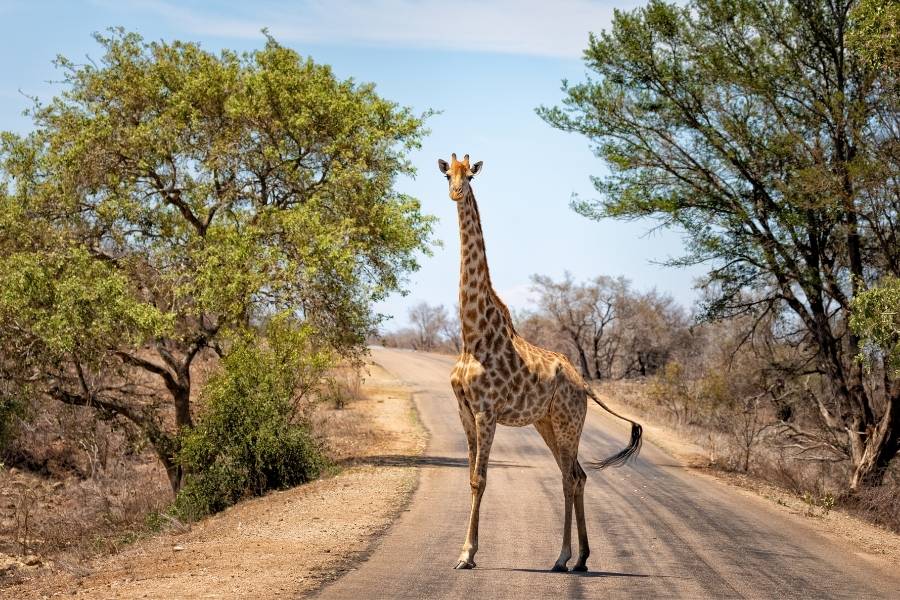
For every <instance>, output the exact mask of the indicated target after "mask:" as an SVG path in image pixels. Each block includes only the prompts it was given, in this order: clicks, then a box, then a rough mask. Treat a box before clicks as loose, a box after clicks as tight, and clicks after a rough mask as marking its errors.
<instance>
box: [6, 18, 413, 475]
mask: <svg viewBox="0 0 900 600" xmlns="http://www.w3.org/2000/svg"><path fill="white" fill-rule="evenodd" d="M96 39H97V41H98V43H99V44H100V45H101V47H102V48H103V51H104V55H103V57H102V59H101V60H100V61H98V62H97V63H93V62H92V63H91V64H89V65H78V64H75V63H73V62H71V61H69V60H67V59H65V58H60V59H58V65H59V67H60V68H61V69H62V71H63V73H64V78H63V85H64V87H65V91H64V92H63V93H62V94H60V95H59V96H57V97H55V98H53V99H52V101H50V102H49V103H48V104H45V105H42V104H39V103H36V105H35V107H34V109H33V110H32V111H31V114H32V116H33V119H34V123H35V130H34V131H33V133H31V134H30V135H28V136H26V137H19V136H15V135H13V134H9V133H6V134H3V137H2V147H0V178H2V187H0V257H2V258H0V290H2V291H0V339H2V342H0V367H2V370H0V378H2V383H3V385H2V386H0V390H4V394H5V393H6V391H5V390H8V389H15V390H17V391H18V392H21V391H22V390H26V389H27V390H28V391H29V393H33V394H39V395H41V396H44V397H47V398H52V399H56V400H58V401H60V402H63V403H68V404H74V405H79V406H86V407H91V408H92V409H94V410H96V411H97V413H98V414H102V415H105V416H111V417H116V418H120V419H125V420H126V421H128V422H130V423H131V424H132V425H133V426H136V427H137V428H139V429H140V430H141V431H142V432H143V433H144V434H145V435H146V437H147V439H148V440H149V441H150V442H151V443H152V444H153V447H154V448H155V450H156V453H157V454H158V456H159V459H160V460H161V461H162V463H163V465H164V466H165V468H166V470H167V472H168V474H169V478H170V481H171V484H172V487H173V489H174V490H177V489H178V488H179V486H180V485H181V480H182V474H181V469H180V468H179V466H178V464H177V462H176V461H175V456H176V454H177V450H178V449H177V446H178V437H177V435H176V432H177V430H179V429H182V428H189V427H191V425H192V424H193V420H192V408H191V393H192V384H191V365H192V363H193V362H194V360H195V359H196V357H197V356H198V355H199V354H200V353H201V352H203V351H204V350H205V349H211V350H214V351H215V352H217V353H219V354H220V355H221V354H225V353H227V351H228V340H229V339H231V338H232V337H233V336H234V335H236V334H237V333H240V334H241V335H245V334H247V332H252V331H255V330H256V329H257V328H258V326H259V325H260V324H261V323H263V322H264V321H266V320H267V319H268V318H269V317H270V316H272V315H274V314H277V313H287V314H291V315H293V317H294V318H295V319H296V320H297V321H298V322H299V323H302V325H303V326H304V327H305V328H307V329H312V330H315V332H316V334H315V338H316V339H317V340H318V341H319V343H320V344H322V345H323V346H326V347H328V348H331V349H332V350H333V351H334V352H335V353H336V354H337V355H340V356H350V357H353V356H357V355H358V354H359V353H360V352H362V351H363V349H364V340H365V337H366V335H367V333H368V332H369V331H370V330H372V328H373V327H374V325H375V324H376V323H377V322H378V318H377V316H376V315H374V314H373V312H372V309H371V306H372V303H373V301H376V300H379V299H381V298H383V297H385V296H386V295H387V294H389V293H390V292H392V291H394V290H397V289H398V288H399V287H400V286H401V284H402V282H403V276H404V274H405V273H406V272H408V271H410V270H412V269H415V268H417V263H416V259H415V254H416V252H417V251H420V250H427V244H428V241H429V238H430V230H431V219H430V218H429V217H425V216H423V215H422V213H421V212H420V206H419V203H418V201H417V200H415V199H414V198H411V197H408V196H405V195H402V194H399V193H397V192H395V191H394V189H393V184H394V180H395V178H396V177H397V176H398V175H399V174H411V173H412V172H413V168H412V166H411V164H410V163H409V161H408V160H407V157H406V156H407V152H408V151H409V150H410V149H412V148H416V147H418V145H419V143H420V140H421V138H422V136H423V134H424V129H423V121H422V117H418V116H415V115H413V114H412V113H411V112H410V110H409V109H406V108H402V107H400V106H398V105H396V104H394V103H392V102H389V101H387V100H385V99H383V98H381V97H379V96H378V95H377V94H376V93H375V90H374V87H373V86H372V85H368V84H358V83H356V82H354V81H353V80H347V81H341V80H339V79H337V78H336V77H335V76H334V74H333V73H332V72H331V70H330V68H329V67H327V66H322V65H317V64H315V63H313V62H312V60H309V59H302V58H301V57H300V56H299V55H298V54H297V53H295V52H294V51H292V50H289V49H287V48H284V47H282V46H280V45H279V44H278V43H277V42H276V41H275V40H273V39H271V38H269V40H268V42H267V43H266V45H265V48H263V49H262V50H258V51H255V52H251V53H248V54H244V55H237V54H235V53H233V52H229V51H223V52H222V53H220V54H218V55H216V54H212V53H210V52H207V51H204V50H202V49H201V48H200V47H199V46H198V45H197V44H193V43H184V42H172V43H164V42H154V43H146V42H144V40H143V39H142V38H141V37H140V36H138V35H136V34H134V33H126V32H124V31H123V30H120V29H117V30H112V31H111V33H110V34H109V35H107V36H104V35H97V36H96ZM157 382H158V383H160V384H161V385H160V386H157V385H156V383H157ZM160 387H162V388H164V389H165V393H164V395H162V396H161V395H160V393H159V388H160Z"/></svg>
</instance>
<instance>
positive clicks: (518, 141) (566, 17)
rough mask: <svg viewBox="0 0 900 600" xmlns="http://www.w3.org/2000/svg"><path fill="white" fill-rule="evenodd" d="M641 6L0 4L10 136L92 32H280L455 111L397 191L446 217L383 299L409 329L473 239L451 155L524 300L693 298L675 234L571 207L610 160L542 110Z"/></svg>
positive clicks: (501, 280) (243, 39) (449, 287)
mask: <svg viewBox="0 0 900 600" xmlns="http://www.w3.org/2000/svg"><path fill="white" fill-rule="evenodd" d="M637 4H638V2H634V1H633V0H624V1H622V2H615V3H614V2H608V1H606V0H597V1H588V0H559V1H556V2H546V1H544V2H534V1H530V0H522V1H518V2H514V1H497V2H488V1H483V2H469V1H464V2H436V1H432V0H422V1H412V0H371V1H369V2H364V1H345V2H337V1H332V2H327V1H324V0H319V1H316V0H312V1H302V2H178V3H175V2H166V1H159V0H120V1H112V0H93V1H84V2H76V1H72V2H66V1H58V2H50V1H46V2H39V1H35V0H32V1H27V0H0V130H12V131H18V132H26V131H28V129H29V128H30V122H29V121H28V119H27V118H26V117H23V116H22V114H21V113H22V111H23V110H24V109H25V108H27V107H28V106H29V104H30V103H29V100H28V99H27V98H26V96H25V95H28V96H38V97H40V98H44V99H46V98H49V97H50V96H52V95H53V94H54V93H55V92H56V91H58V89H59V88H58V87H57V86H55V85H54V84H53V83H51V82H52V80H54V79H58V73H57V72H56V71H55V69H54V67H53V65H52V64H51V63H52V60H53V58H54V57H55V56H56V55H57V54H62V55H65V56H67V57H69V58H71V59H73V60H76V61H78V60H82V59H84V57H85V56H98V55H99V54H100V52H99V49H98V47H97V46H96V44H95V43H94V41H93V39H92V38H91V33H92V32H95V31H101V30H103V29H105V28H107V27H110V26H117V25H121V26H124V27H125V28H126V29H128V30H132V31H137V32H138V33H140V34H142V35H143V36H144V37H145V38H147V39H166V40H171V39H184V40H192V41H198V42H200V43H201V44H202V45H203V46H204V47H205V48H207V49H209V50H213V51H215V50H218V49H220V48H232V49H235V50H250V49H254V48H258V47H260V46H261V45H262V44H263V43H264V38H263V36H262V34H261V33H260V29H261V28H263V27H268V28H269V30H270V32H271V33H272V34H273V35H274V36H275V37H276V38H277V39H278V40H279V41H280V42H282V43H283V44H285V45H287V46H290V47H292V48H294V49H296V50H297V51H299V52H300V53H302V54H305V55H309V56H311V57H312V58H313V59H314V60H316V61H317V62H322V63H330V64H331V65H332V66H333V67H334V70H335V72H336V73H337V74H338V75H339V76H341V77H353V78H355V79H356V80H358V81H371V82H374V83H375V84H376V85H377V89H378V91H379V93H381V94H382V95H383V96H385V97H387V98H389V99H391V100H394V101H396V102H399V103H401V104H404V105H407V106H411V107H413V108H414V109H415V110H417V111H424V110H426V109H429V108H431V109H436V110H439V111H441V113H440V114H439V115H437V116H434V117H433V118H431V119H430V120H429V122H428V125H429V128H430V129H431V132H432V133H431V135H430V136H428V138H427V139H426V140H425V143H424V144H423V147H422V149H421V150H420V151H417V152H416V153H415V154H414V155H413V156H412V159H413V161H414V163H415V164H416V166H417V168H418V174H417V176H416V177H415V178H413V179H406V178H404V179H402V180H401V181H399V182H398V188H399V189H400V190H401V191H403V192H406V193H409V194H412V195H414V196H416V197H418V198H419V199H420V200H421V201H422V204H423V206H424V208H425V210H426V212H428V213H430V214H434V215H437V216H438V218H439V219H440V222H439V224H438V226H437V236H438V237H439V238H440V239H441V240H442V241H443V246H442V247H438V248H435V250H434V255H433V256H431V257H425V258H423V260H422V268H421V270H420V271H419V272H417V273H414V274H412V276H411V277H410V280H409V285H408V289H409V294H408V295H407V296H405V297H403V296H400V295H396V296H394V297H392V298H390V299H389V300H387V301H386V302H384V303H382V304H381V305H380V306H379V307H378V309H379V310H380V311H381V312H384V313H387V314H392V315H394V316H395V318H394V320H393V321H392V324H389V325H388V326H387V327H388V328H392V327H396V326H400V325H403V324H405V323H406V311H407V309H408V307H409V306H411V305H412V304H414V303H416V302H418V301H421V300H425V301H427V302H429V303H431V304H438V303H440V304H444V305H446V306H447V307H448V308H451V307H452V306H453V304H454V303H455V302H456V290H457V283H458V280H457V278H458V261H459V254H458V253H459V244H458V237H457V236H458V233H457V223H456V211H455V206H454V204H453V202H452V201H451V200H450V199H449V198H448V196H447V189H446V181H445V180H444V179H443V177H441V176H440V174H439V173H438V171H437V166H436V162H437V159H438V158H441V157H442V158H445V159H449V156H450V153H451V152H456V153H457V154H459V155H462V154H464V153H468V154H469V155H471V157H472V160H473V161H477V160H482V161H484V170H483V171H482V174H481V175H479V176H478V177H477V178H476V179H475V183H474V188H475V193H476V196H477V198H478V202H479V207H480V211H481V216H482V221H483V227H484V231H485V238H486V245H487V251H488V259H489V262H490V266H491V274H492V278H493V281H494V285H495V287H496V288H497V291H498V293H499V294H500V296H501V297H503V298H504V299H505V300H506V301H507V303H508V304H510V305H511V306H512V307H513V308H516V309H522V308H526V307H527V306H528V302H529V291H528V287H529V276H530V275H531V274H533V273H541V274H548V275H551V276H553V277H561V276H562V274H563V272H564V271H566V270H568V271H570V272H571V273H572V274H573V275H574V276H575V277H576V278H579V279H583V278H588V277H592V276H594V275H599V274H605V275H624V276H625V277H628V278H629V279H631V280H632V281H633V283H634V285H635V286H636V287H637V288H640V289H649V288H652V287H656V288H657V289H659V290H661V291H665V292H668V293H670V294H672V295H673V296H674V297H675V298H676V299H677V300H678V301H680V302H681V303H683V304H685V305H690V304H691V303H692V302H693V301H694V299H695V298H696V296H697V294H696V292H695V291H694V289H693V280H694V278H695V277H697V276H698V275H699V274H700V273H701V272H702V270H701V269H673V268H667V267H662V266H660V265H658V264H656V263H658V262H659V261H662V260H664V259H666V258H668V257H671V256H677V255H679V254H680V253H681V249H682V240H681V237H680V236H679V235H678V234H677V233H675V232H654V233H649V232H650V231H651V229H652V226H653V224H652V223H650V222H621V221H606V222H600V223H598V222H595V221H589V220H587V219H585V218H583V217H581V216H579V215H577V214H575V213H574V212H572V211H571V210H570V209H569V207H568V204H569V201H570V198H571V196H572V194H573V193H576V194H579V195H581V196H584V197H596V192H594V190H593V188H592V186H591V183H590V180H589V176H590V175H592V174H593V175H602V174H603V173H604V172H605V171H604V168H603V165H602V164H601V162H600V161H599V160H598V159H597V158H596V157H594V155H593V154H592V152H591V149H590V146H589V143H588V141H587V140H586V139H585V138H583V137H578V136H575V135H572V134H565V133H562V132H559V131H556V130H554V129H551V128H550V127H549V126H548V125H546V124H545V123H544V122H543V121H541V120H540V119H539V118H538V117H537V116H536V115H535V113H534V108H535V107H537V106H539V105H541V104H556V103H558V102H559V101H560V100H561V98H562V93H561V92H560V89H559V88H560V82H561V80H562V79H569V80H570V81H579V80H582V79H583V78H584V73H585V69H584V66H583V64H582V61H581V51H582V49H583V48H584V47H585V46H586V45H587V39H588V33H589V32H590V31H595V32H599V31H600V30H602V29H604V28H607V27H608V25H609V22H610V19H611V16H612V11H613V8H614V7H617V8H629V7H632V6H635V5H637Z"/></svg>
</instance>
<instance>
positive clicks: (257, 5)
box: [101, 0, 637, 58]
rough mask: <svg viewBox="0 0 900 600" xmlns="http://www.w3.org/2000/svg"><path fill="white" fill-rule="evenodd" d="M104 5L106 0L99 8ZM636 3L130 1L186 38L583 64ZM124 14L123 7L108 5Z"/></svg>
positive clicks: (605, 0) (523, 0)
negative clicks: (192, 4)
mask: <svg viewBox="0 0 900 600" xmlns="http://www.w3.org/2000/svg"><path fill="white" fill-rule="evenodd" d="M101 3H103V0H101ZM636 3H637V2H636V0H626V1H625V2H612V1H609V0H602V1H592V0H558V1H555V2H548V1H546V0H544V1H539V0H521V1H514V0H497V1H494V2H476V1H474V0H460V1H458V2H446V1H436V0H422V1H416V0H371V1H368V2H366V1H362V0H348V1H342V2H334V1H326V0H306V1H304V2H296V3H290V4H289V3H276V4H273V3H262V2H252V3H251V2H224V3H220V4H219V5H218V6H219V8H217V9H216V10H212V9H204V10H201V9H194V8H186V7H185V6H184V5H183V4H175V3H173V2H169V1H167V0H131V1H130V2H127V3H124V6H127V7H128V8H129V9H130V10H140V11H144V12H149V13H153V14H156V15H158V16H161V17H163V18H165V19H167V20H169V21H170V22H171V23H172V24H173V25H175V26H177V27H180V28H182V29H184V30H185V31H187V32H190V33H194V34H199V35H210V36H219V37H232V38H258V37H260V30H261V29H262V28H264V27H266V28H268V29H269V31H270V32H271V33H272V35H273V36H275V37H276V38H277V39H279V40H282V41H293V42H308V43H351V44H361V45H377V46H392V47H410V48H430V49H444V50H461V51H480V52H500V53H508V54H528V55H535V56H551V57H561V58H578V57H580V56H581V53H582V50H583V49H584V48H585V46H586V45H587V37H588V32H589V31H595V32H599V31H600V30H601V29H604V28H606V27H608V25H609V23H610V20H611V18H612V14H613V8H614V7H619V8H625V7H627V6H631V5H634V4H636ZM106 5H107V6H116V7H118V8H121V7H123V3H116V4H112V5H110V4H106Z"/></svg>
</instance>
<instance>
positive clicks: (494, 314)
mask: <svg viewBox="0 0 900 600" xmlns="http://www.w3.org/2000/svg"><path fill="white" fill-rule="evenodd" d="M457 214H458V216H459V243H460V268H459V322H460V325H461V327H462V339H463V347H464V349H465V350H466V351H469V352H478V351H480V350H484V349H490V348H491V347H493V346H495V345H496V343H497V340H498V339H502V338H508V337H510V336H511V335H512V334H513V333H514V332H515V330H514V329H513V325H512V317H511V316H510V314H509V310H508V309H507V308H506V305H504V304H503V302H502V301H501V300H500V298H499V297H497V294H496V293H495V292H494V289H493V287H492V286H491V274H490V271H489V270H488V263H487V255H486V253H485V250H484V235H483V234H482V232H481V216H480V215H479V214H478V204H477V203H476V202H475V194H474V193H472V190H471V189H469V193H468V194H467V195H466V197H465V198H464V199H462V200H460V201H459V202H458V203H457Z"/></svg>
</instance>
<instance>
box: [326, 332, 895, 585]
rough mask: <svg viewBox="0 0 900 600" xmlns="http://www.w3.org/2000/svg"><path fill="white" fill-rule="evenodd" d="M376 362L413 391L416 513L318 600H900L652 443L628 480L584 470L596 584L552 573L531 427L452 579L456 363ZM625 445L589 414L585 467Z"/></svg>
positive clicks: (875, 568) (548, 476) (590, 576)
mask: <svg viewBox="0 0 900 600" xmlns="http://www.w3.org/2000/svg"><path fill="white" fill-rule="evenodd" d="M373 354H374V358H375V361H376V362H378V363H379V364H380V365H382V366H383V367H384V368H385V369H387V370H388V371H389V372H390V373H392V374H393V375H394V376H396V377H397V378H398V379H401V380H402V381H405V382H407V383H408V384H409V385H410V387H411V389H412V390H413V391H414V392H415V399H416V404H417V407H418V410H419V413H420V416H421V419H422V421H423V423H424V425H425V427H427V429H428V430H429V432H430V434H431V439H430V442H429V446H428V448H427V450H426V453H425V455H424V456H423V457H421V458H420V459H418V460H417V461H416V463H417V464H418V465H420V466H422V467H423V468H422V473H421V480H420V484H419V487H418V489H417V491H416V493H415V494H414V496H413V499H412V501H411V504H410V506H409V508H408V510H407V511H406V512H404V513H403V514H402V515H401V517H400V518H399V519H398V520H397V522H396V523H395V524H394V525H393V527H392V528H391V529H390V531H389V532H388V533H387V534H386V535H385V536H384V537H383V538H382V539H381V540H380V541H379V542H378V544H377V546H376V548H375V549H374V550H373V552H372V554H371V555H370V556H369V557H368V559H367V560H366V561H365V562H363V563H362V564H360V565H359V567H358V568H357V569H356V570H353V571H351V572H349V573H348V574H347V575H345V576H344V577H342V578H341V579H339V580H338V581H336V582H335V583H333V584H332V585H330V586H328V587H326V588H325V589H323V590H322V592H321V593H320V595H319V597H321V598H341V599H346V598H350V599H356V600H362V599H368V598H463V599H476V600H483V599H489V598H515V599H523V598H900V575H898V573H897V571H898V569H897V568H894V569H891V568H890V566H887V565H885V564H884V563H882V562H881V561H874V560H870V559H867V558H865V557H863V556H857V555H855V554H854V553H853V552H852V550H850V549H849V548H846V547H841V545H839V544H837V543H835V542H834V541H831V540H830V539H827V538H825V537H823V536H822V535H820V534H818V533H817V532H816V531H815V529H814V528H815V521H814V520H810V521H809V523H806V522H804V521H803V520H802V519H797V518H795V517H793V516H791V515H787V514H784V513H782V512H780V511H778V510H775V509H774V507H772V506H771V504H769V503H768V501H765V500H762V499H757V498H753V497H748V496H747V495H746V494H742V493H739V492H737V491H735V490H734V489H732V488H730V487H728V486H727V485H724V484H721V483H718V482H716V481H713V480H711V479H710V478H706V477H698V476H696V475H693V474H691V473H690V472H688V471H687V470H685V469H684V468H683V467H681V466H680V465H678V464H677V463H676V462H675V461H674V460H673V459H671V458H670V457H669V456H668V455H666V454H664V453H663V452H662V451H660V450H658V449H656V448H655V447H653V446H652V444H650V443H645V444H644V449H643V451H642V453H641V456H640V458H639V459H638V460H637V461H635V462H634V463H631V464H630V465H628V466H626V467H623V468H620V469H608V470H605V471H599V472H598V471H594V470H591V469H586V470H587V471H588V481H587V486H586V490H585V512H586V513H587V526H588V534H589V536H590V542H591V551H592V554H591V557H590V559H589V560H588V568H589V569H590V571H589V572H588V573H583V574H582V573H552V572H549V569H550V567H552V566H553V562H554V561H555V560H556V557H557V555H558V553H559V546H560V542H561V532H562V518H563V517H562V483H561V480H560V475H559V470H558V468H557V467H556V463H555V462H554V461H553V457H552V456H551V454H550V451H549V450H548V449H547V447H546V446H545V445H544V443H543V441H542V440H541V438H540V436H539V435H538V433H537V432H536V431H535V430H534V428H533V427H522V428H513V427H503V426H500V427H498V431H497V435H496V438H495V441H494V447H493V450H492V452H491V460H490V467H489V469H488V483H487V491H486V492H485V496H484V500H483V502H482V509H481V535H480V540H479V546H480V549H479V551H478V554H477V555H476V558H475V560H476V562H477V563H478V566H477V568H475V569H474V570H471V571H456V570H453V566H454V565H455V564H456V561H457V557H458V555H459V551H460V545H461V544H462V541H463V538H464V536H465V528H466V521H467V518H468V513H469V504H470V489H469V483H468V466H467V458H466V442H465V436H464V434H463V430H462V426H461V425H460V423H459V417H458V414H457V407H456V400H455V398H454V396H453V393H452V391H451V390H450V384H449V374H450V368H451V366H452V364H453V359H452V358H448V357H443V356H437V355H429V354H421V353H414V352H409V351H403V350H386V349H374V350H373ZM626 441H627V430H626V428H625V427H624V426H623V425H622V424H619V423H615V422H614V421H613V420H612V419H611V418H608V417H607V416H606V415H604V414H601V412H600V411H599V410H597V407H596V406H592V407H591V409H590V410H588V417H587V422H586V424H585V430H584V435H583V436H582V439H581V450H580V454H579V456H580V457H581V459H582V464H584V463H585V462H586V460H590V459H594V458H600V457H605V456H608V455H609V454H612V453H613V452H615V451H618V450H619V449H621V448H622V447H623V446H624V445H625V443H626ZM384 460H386V461H390V460H392V459H391V457H385V458H384ZM397 460H398V461H400V460H402V459H399V458H398V459H397ZM406 460H408V459H406ZM576 541H577V536H576V535H575V532H574V530H573V544H574V543H575V542H576ZM576 548H577V546H573V554H574V555H576V556H577V549H576ZM574 560H575V559H574V556H573V559H572V561H570V564H569V566H570V567H571V565H572V564H574Z"/></svg>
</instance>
